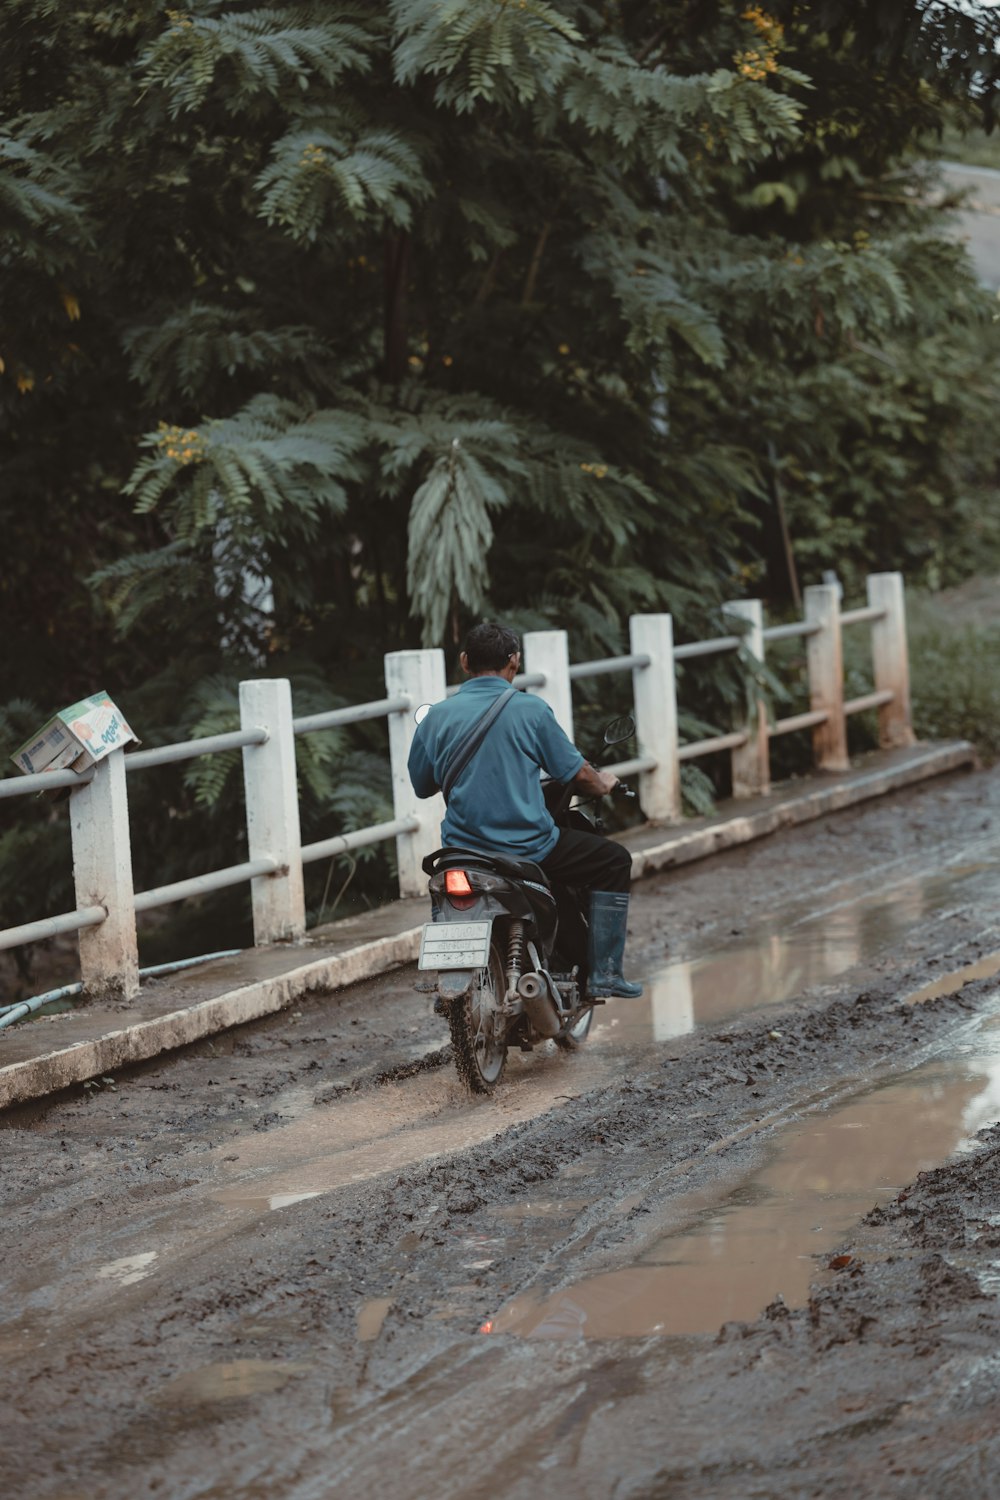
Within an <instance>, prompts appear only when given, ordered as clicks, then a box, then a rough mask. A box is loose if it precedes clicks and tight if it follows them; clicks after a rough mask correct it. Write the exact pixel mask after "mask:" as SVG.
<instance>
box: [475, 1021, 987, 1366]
mask: <svg viewBox="0 0 1000 1500" xmlns="http://www.w3.org/2000/svg"><path fill="white" fill-rule="evenodd" d="M997 1119H1000V1027H998V1026H997V1024H996V1018H995V1019H994V1021H993V1022H991V1023H988V1024H987V1025H985V1026H983V1027H982V1028H981V1029H980V1031H979V1033H978V1035H977V1036H976V1039H975V1050H974V1051H972V1052H967V1053H964V1054H962V1055H956V1056H952V1057H950V1058H947V1059H944V1060H937V1061H935V1062H933V1063H928V1064H926V1065H924V1066H922V1067H920V1068H916V1069H914V1070H912V1071H910V1072H908V1073H905V1074H902V1075H900V1076H897V1077H895V1078H893V1079H890V1080H889V1081H887V1082H882V1083H879V1084H876V1085H874V1086H872V1087H870V1088H868V1089H865V1090H862V1091H859V1092H858V1093H857V1094H856V1095H854V1096H853V1097H852V1098H850V1099H848V1100H847V1101H846V1102H843V1103H841V1104H839V1105H837V1106H835V1107H830V1108H829V1109H826V1110H823V1111H817V1112H816V1113H814V1114H810V1115H809V1116H807V1117H806V1118H805V1119H800V1120H798V1121H796V1122H795V1123H794V1124H789V1125H787V1126H785V1127H783V1128H781V1129H779V1130H777V1131H776V1132H775V1133H774V1135H773V1136H772V1137H771V1138H770V1139H769V1141H768V1142H767V1143H766V1144H765V1145H764V1146H763V1147H761V1148H760V1152H759V1155H758V1160H757V1163H756V1165H755V1166H754V1167H753V1168H752V1169H751V1170H750V1171H749V1172H747V1173H746V1174H745V1175H744V1176H742V1177H741V1178H740V1179H739V1180H736V1181H733V1180H732V1179H730V1181H729V1182H728V1183H727V1184H723V1185H722V1186H716V1187H714V1188H712V1189H711V1190H706V1191H704V1192H693V1193H689V1194H687V1195H684V1196H682V1197H681V1198H679V1199H675V1200H673V1202H672V1203H671V1204H670V1206H669V1208H668V1210H667V1214H668V1218H667V1219H666V1220H665V1221H661V1225H660V1227H659V1229H658V1230H654V1231H653V1232H652V1233H650V1232H649V1231H648V1230H647V1231H646V1234H645V1248H643V1249H642V1250H641V1252H640V1253H639V1254H638V1255H637V1256H636V1257H635V1258H634V1259H633V1261H632V1263H631V1264H629V1265H625V1266H622V1267H620V1268H617V1269H613V1270H608V1271H605V1272H602V1273H600V1274H597V1275H594V1276H590V1277H587V1278H585V1279H583V1280H581V1281H579V1282H577V1283H575V1284H574V1285H571V1286H569V1287H566V1288H564V1289H562V1290H560V1291H556V1292H554V1293H549V1294H545V1293H542V1292H537V1291H530V1292H527V1293H525V1294H522V1295H520V1296H518V1297H515V1298H514V1299H513V1300H512V1301H511V1302H509V1303H508V1304H507V1305H506V1306H505V1307H503V1308H502V1309H501V1310H500V1311H499V1312H498V1313H497V1315H496V1317H495V1318H494V1319H493V1320H492V1322H491V1323H490V1324H486V1325H484V1331H489V1332H492V1333H513V1334H520V1335H522V1336H526V1337H531V1338H544V1339H565V1338H621V1337H643V1336H647V1335H650V1334H663V1335H682V1334H693V1333H708V1332H715V1331H716V1330H717V1329H718V1328H719V1327H720V1326H721V1324H723V1323H725V1322H727V1321H728V1320H730V1319H737V1320H740V1321H747V1320H752V1319H754V1318H756V1317H757V1315H758V1314H759V1313H760V1311H761V1310H762V1308H764V1307H765V1306H766V1305H767V1304H768V1303H769V1302H770V1301H771V1300H772V1299H773V1298H774V1297H775V1296H776V1295H777V1294H779V1293H780V1294H781V1296H782V1297H784V1299H785V1302H786V1303H787V1304H788V1305H789V1306H790V1307H795V1306H802V1305H803V1304H804V1303H805V1302H806V1300H807V1298H808V1292H809V1286H810V1283H812V1282H814V1281H815V1280H816V1279H817V1276H818V1275H820V1276H821V1275H822V1274H823V1273H824V1271H825V1268H826V1266H827V1261H828V1257H829V1255H830V1253H831V1246H835V1245H837V1244H838V1243H839V1242H842V1241H844V1240H845V1239H847V1238H849V1236H850V1232H851V1230H852V1228H853V1227H854V1226H855V1225H856V1224H857V1222H858V1220H859V1219H860V1218H862V1217H863V1216H864V1215H865V1214H866V1213H867V1212H868V1211H869V1210H870V1209H871V1208H872V1207H873V1206H874V1205H875V1204H876V1203H882V1202H885V1201H887V1200H888V1199H889V1198H890V1197H892V1196H893V1195H894V1194H895V1193H896V1192H898V1191H899V1189H900V1188H901V1187H902V1186H904V1185H905V1184H906V1183H907V1182H910V1181H912V1180H913V1178H914V1177H915V1176H916V1175H917V1173H918V1172H920V1171H925V1170H927V1169H929V1168H931V1167H935V1166H938V1165H939V1164H940V1163H941V1162H943V1161H945V1160H946V1159H947V1158H948V1157H950V1156H953V1155H954V1154H955V1153H956V1152H959V1151H962V1150H965V1149H968V1148H969V1146H970V1145H971V1143H972V1138H973V1137H974V1135H975V1133H976V1132H977V1131H978V1130H980V1129H982V1128H983V1127H984V1126H986V1125H989V1124H992V1123H994V1122H995V1121H996V1120H997Z"/></svg>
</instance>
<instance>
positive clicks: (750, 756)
mask: <svg viewBox="0 0 1000 1500" xmlns="http://www.w3.org/2000/svg"><path fill="white" fill-rule="evenodd" d="M723 613H725V614H727V615H734V616H735V617H736V618H737V619H738V620H743V621H745V622H746V623H747V624H748V625H749V629H748V630H747V631H746V633H745V635H744V637H743V639H744V641H745V642H746V646H747V650H748V651H750V652H751V653H752V654H753V655H754V656H755V657H756V658H757V660H758V661H759V662H763V660H764V606H763V604H762V603H761V601H760V600H759V599H732V600H730V602H729V603H728V604H725V605H723ZM746 731H747V742H746V744H745V745H740V746H739V747H738V748H737V749H736V750H734V751H733V759H732V766H733V796H734V797H763V796H766V794H767V793H768V792H769V791H770V790H771V756H770V740H769V738H768V733H767V705H766V703H765V702H764V700H763V698H757V699H755V701H754V706H753V708H752V709H751V711H750V717H749V719H748V721H747V724H746Z"/></svg>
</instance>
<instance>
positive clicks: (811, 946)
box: [593, 860, 1000, 1045]
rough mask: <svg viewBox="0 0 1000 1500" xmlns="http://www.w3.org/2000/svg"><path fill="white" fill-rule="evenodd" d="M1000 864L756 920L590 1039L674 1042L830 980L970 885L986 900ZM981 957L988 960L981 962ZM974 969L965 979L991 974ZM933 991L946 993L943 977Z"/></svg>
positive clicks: (606, 1019) (614, 1015)
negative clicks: (794, 917)
mask: <svg viewBox="0 0 1000 1500" xmlns="http://www.w3.org/2000/svg"><path fill="white" fill-rule="evenodd" d="M997 870H998V861H996V860H987V861H981V862H979V863H968V862H966V863H964V864H958V863H956V864H954V865H952V866H950V867H945V868H944V869H942V870H936V871H934V872H933V873H928V874H925V875H921V876H915V877H909V878H907V879H905V880H902V881H900V882H898V883H897V884H896V885H894V886H888V887H883V888H881V889H879V890H876V891H871V890H865V889H863V888H861V889H854V888H851V887H845V888H843V889H842V890H841V891H840V893H839V899H837V900H836V901H835V902H833V904H832V905H830V906H828V907H826V908H825V909H823V910H817V909H815V908H814V909H813V910H812V911H811V912H809V913H808V914H807V915H804V916H801V917H799V918H798V920H792V921H789V919H788V916H787V914H786V915H784V916H781V917H776V918H774V919H772V920H771V921H768V922H765V923H763V924H761V925H758V926H755V928H754V930H753V931H752V932H750V933H747V934H746V935H745V936H744V935H739V937H738V940H735V941H732V942H730V943H727V944H726V945H725V946H724V947H721V948H716V949H714V950H712V951H711V952H709V953H706V954H704V955H702V956H700V957H697V958H693V959H690V960H685V961H684V962H681V963H674V964H670V965H668V966H667V967H666V968H664V969H661V970H659V971H658V972H655V973H653V974H651V975H649V976H648V977H647V978H646V980H645V993H644V994H643V996H642V998H641V999H639V1000H615V1001H613V1002H612V1003H611V1004H609V1005H608V1006H607V1007H605V1008H602V1009H601V1010H599V1011H598V1013H597V1016H596V1017H595V1024H594V1028H593V1036H594V1038H595V1040H596V1039H598V1038H600V1040H601V1041H602V1042H603V1043H605V1044H607V1043H609V1042H610V1043H611V1044H612V1045H615V1044H622V1045H629V1044H634V1043H636V1042H642V1043H648V1041H649V1040H650V1037H652V1040H653V1041H654V1042H660V1043H663V1042H669V1041H671V1040H673V1039H674V1038H676V1037H681V1036H686V1035H687V1034H688V1033H689V1032H691V1031H694V1030H695V1028H696V1027H699V1026H715V1025H718V1024H719V1023H720V1022H722V1021H724V1020H726V1019H728V1018H729V1017H731V1016H733V1015H736V1014H737V1013H739V1014H746V1013H749V1012H751V1011H755V1010H761V1009H763V1008H764V1007H766V1006H769V1005H776V1004H779V1003H780V1002H782V1001H784V1000H790V999H792V998H793V997H794V996H796V995H799V994H801V993H802V992H803V991H804V990H806V989H810V988H812V987H814V986H816V985H821V984H824V983H828V982H830V981H831V980H834V979H836V978H837V977H838V976H839V975H841V974H843V973H844V972H845V971H846V970H848V969H850V968H853V967H854V966H855V965H856V964H859V963H863V962H868V961H870V960H871V959H872V958H874V957H876V956H877V955H878V954H879V953H880V952H883V951H885V950H887V949H889V948H890V947H891V946H892V945H893V944H894V943H895V942H897V941H898V939H899V938H900V937H901V936H902V934H903V933H904V932H905V931H906V930H907V929H909V928H911V927H913V926H914V925H915V924H916V923H917V922H919V921H920V920H921V919H922V918H923V917H924V916H926V915H929V914H931V913H935V914H938V915H939V914H940V912H941V910H942V908H943V907H945V906H946V905H947V903H948V901H949V900H952V901H954V900H956V899H958V898H960V897H961V896H962V895H963V892H964V891H966V890H967V888H968V887H969V886H970V885H971V886H974V888H975V889H976V891H977V894H978V895H981V896H982V897H983V898H984V899H989V897H988V892H989V891H990V890H992V888H993V886H994V885H995V884H996V876H997ZM983 962H984V963H986V962H987V961H986V960H984V961H983ZM997 972H1000V957H998V958H997V960H996V965H995V967H994V968H993V969H992V970H990V969H985V970H984V971H983V973H982V974H976V973H971V972H970V973H969V974H968V975H967V976H965V977H963V978H962V979H960V980H959V981H958V983H957V984H954V985H952V986H951V988H953V989H957V988H958V987H959V984H961V983H964V982H965V978H966V977H967V978H981V977H987V976H988V975H989V974H991V973H997ZM937 983H940V984H942V985H943V988H942V989H940V990H934V991H933V994H932V993H930V992H928V993H926V994H924V993H923V992H921V996H920V998H921V999H931V998H933V997H934V995H936V994H939V993H940V994H945V993H947V992H948V984H947V980H946V979H942V980H940V981H937Z"/></svg>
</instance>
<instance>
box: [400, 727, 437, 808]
mask: <svg viewBox="0 0 1000 1500" xmlns="http://www.w3.org/2000/svg"><path fill="white" fill-rule="evenodd" d="M422 727H423V726H422V725H418V727H417V732H416V734H415V735H414V736H413V744H412V745H411V746H410V754H409V759H408V760H407V763H406V769H407V770H408V771H409V773H410V781H411V782H412V784H413V790H414V791H415V792H416V794H417V796H418V797H433V795H434V793H435V792H436V791H438V790H439V788H438V784H437V781H436V780H435V778H434V771H433V769H432V767H431V762H430V757H429V756H428V754H427V751H426V749H425V748H424V738H423V735H422V734H421V733H420V730H421V728H422Z"/></svg>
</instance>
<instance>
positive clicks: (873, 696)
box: [844, 688, 896, 714]
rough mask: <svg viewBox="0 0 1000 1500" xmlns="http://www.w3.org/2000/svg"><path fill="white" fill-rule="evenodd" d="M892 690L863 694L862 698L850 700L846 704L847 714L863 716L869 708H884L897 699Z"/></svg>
mask: <svg viewBox="0 0 1000 1500" xmlns="http://www.w3.org/2000/svg"><path fill="white" fill-rule="evenodd" d="M895 696H896V695H895V693H894V692H893V691H892V689H891V688H880V689H879V690H878V691H877V692H874V693H862V694H861V696H860V698H848V700H847V702H846V703H845V704H844V713H845V714H863V713H864V712H865V710H866V709H868V708H882V707H884V705H885V704H886V703H891V702H892V700H893V698H895Z"/></svg>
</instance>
